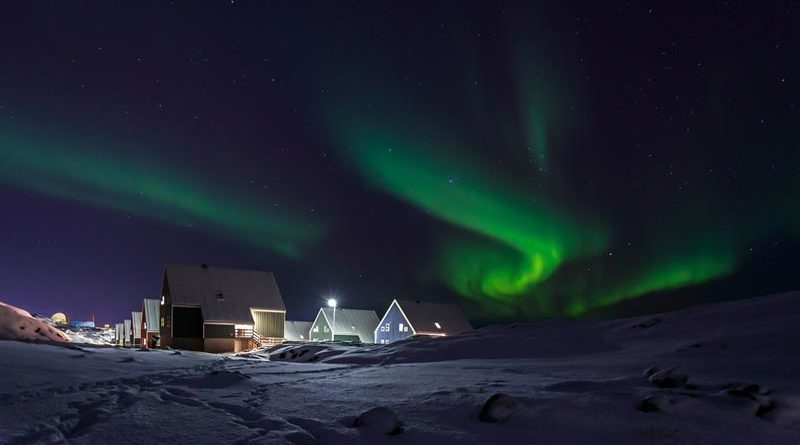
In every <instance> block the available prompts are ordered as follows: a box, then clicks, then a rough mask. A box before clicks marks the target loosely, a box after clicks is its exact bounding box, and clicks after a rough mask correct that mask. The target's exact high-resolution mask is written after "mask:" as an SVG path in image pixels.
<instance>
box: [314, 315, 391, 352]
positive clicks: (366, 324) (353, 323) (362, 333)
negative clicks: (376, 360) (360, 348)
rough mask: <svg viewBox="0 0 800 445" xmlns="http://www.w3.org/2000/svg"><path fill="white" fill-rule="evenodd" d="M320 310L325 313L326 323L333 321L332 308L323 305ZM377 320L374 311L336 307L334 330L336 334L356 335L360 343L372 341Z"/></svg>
mask: <svg viewBox="0 0 800 445" xmlns="http://www.w3.org/2000/svg"><path fill="white" fill-rule="evenodd" d="M320 310H321V311H322V312H323V313H324V314H325V318H327V319H328V323H329V324H331V323H333V318H334V317H333V308H331V307H323V308H321V309H320ZM379 321H380V320H379V319H378V314H376V313H375V311H368V310H363V309H344V308H336V326H335V327H334V332H335V333H336V335H358V338H359V339H361V342H362V343H374V342H375V328H377V327H378V322H379Z"/></svg>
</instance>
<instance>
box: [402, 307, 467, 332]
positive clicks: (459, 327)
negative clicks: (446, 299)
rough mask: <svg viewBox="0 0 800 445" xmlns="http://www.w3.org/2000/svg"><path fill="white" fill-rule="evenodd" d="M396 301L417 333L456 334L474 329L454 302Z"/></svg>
mask: <svg viewBox="0 0 800 445" xmlns="http://www.w3.org/2000/svg"><path fill="white" fill-rule="evenodd" d="M395 301H396V302H397V304H398V305H399V306H400V310H401V311H402V312H403V315H405V317H406V319H407V320H408V323H409V324H410V325H411V327H412V329H414V332H415V333H417V334H445V335H455V334H460V333H462V332H466V331H471V330H472V329H473V328H472V325H471V324H470V323H469V320H467V317H465V316H464V313H463V312H461V309H459V307H458V306H456V305H454V304H446V303H429V302H426V301H414V300H395Z"/></svg>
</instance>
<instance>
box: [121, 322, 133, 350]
mask: <svg viewBox="0 0 800 445" xmlns="http://www.w3.org/2000/svg"><path fill="white" fill-rule="evenodd" d="M122 323H123V324H124V327H123V331H124V337H123V338H122V346H130V345H131V343H132V342H133V332H132V331H133V329H132V327H131V321H130V320H123V321H122Z"/></svg>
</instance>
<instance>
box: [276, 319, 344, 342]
mask: <svg viewBox="0 0 800 445" xmlns="http://www.w3.org/2000/svg"><path fill="white" fill-rule="evenodd" d="M337 315H338V314H337ZM311 325H312V323H311V322H310V321H289V320H286V322H285V323H284V325H283V332H284V334H283V336H284V338H286V340H290V341H304V340H308V333H309V332H310V331H311Z"/></svg>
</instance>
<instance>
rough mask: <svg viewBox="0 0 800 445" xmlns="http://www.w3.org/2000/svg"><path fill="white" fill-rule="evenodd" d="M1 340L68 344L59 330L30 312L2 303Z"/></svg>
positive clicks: (0, 319)
mask: <svg viewBox="0 0 800 445" xmlns="http://www.w3.org/2000/svg"><path fill="white" fill-rule="evenodd" d="M0 339H1V340H24V341H55V342H68V341H69V339H68V338H67V337H66V336H65V335H64V334H63V333H62V332H61V331H59V330H58V329H55V328H54V327H52V326H50V325H49V324H47V323H46V322H44V321H43V320H39V319H37V318H34V317H33V316H32V315H31V314H30V312H28V311H26V310H24V309H20V308H18V307H16V306H12V305H10V304H6V303H3V302H0Z"/></svg>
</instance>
